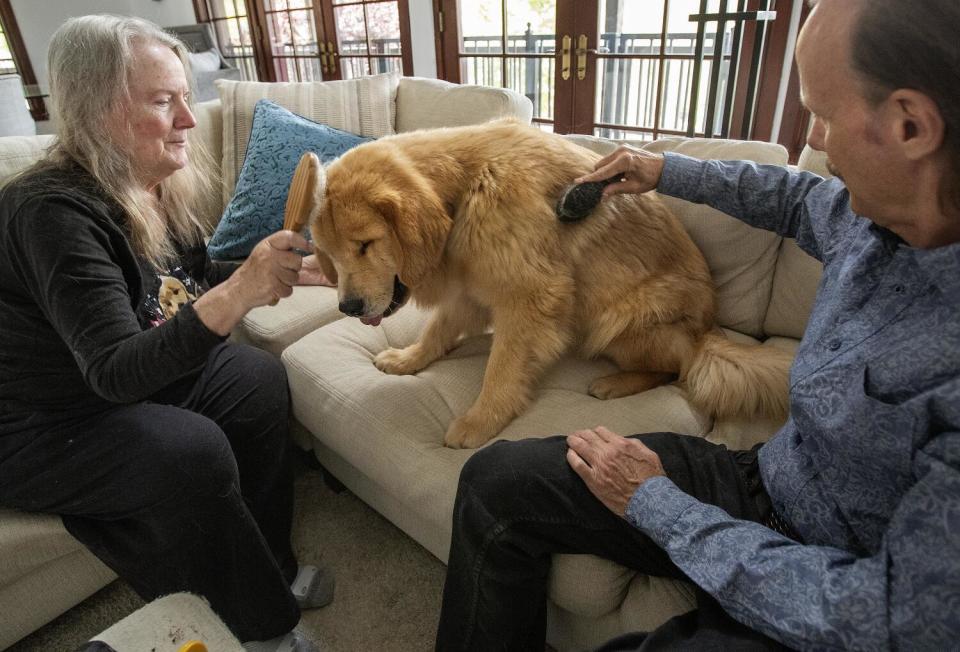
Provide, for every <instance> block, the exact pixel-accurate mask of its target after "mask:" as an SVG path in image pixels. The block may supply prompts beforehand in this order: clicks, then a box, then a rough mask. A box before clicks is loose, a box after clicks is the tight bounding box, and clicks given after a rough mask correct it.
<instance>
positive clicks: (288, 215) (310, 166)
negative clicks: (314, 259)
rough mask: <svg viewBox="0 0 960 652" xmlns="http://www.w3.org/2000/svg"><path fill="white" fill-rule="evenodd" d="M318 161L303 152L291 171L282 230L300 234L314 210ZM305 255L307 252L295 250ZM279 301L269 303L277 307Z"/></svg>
mask: <svg viewBox="0 0 960 652" xmlns="http://www.w3.org/2000/svg"><path fill="white" fill-rule="evenodd" d="M320 171H321V169H320V159H319V158H317V155H316V154H314V153H313V152H304V153H303V156H301V157H300V162H299V163H297V169H296V170H294V171H293V180H292V181H291V182H290V190H288V191H287V203H286V205H285V206H284V207H283V228H284V229H286V230H287V231H293V232H294V233H302V232H303V230H304V229H305V228H306V226H307V220H308V219H310V213H311V212H312V211H313V208H314V193H316V191H317V185H318V184H319V182H320ZM295 251H297V253H299V254H302V255H307V253H308V252H305V251H300V250H299V249H297V250H295ZM278 302H279V299H276V300H274V301H271V302H270V305H271V306H275V305H277V303H278Z"/></svg>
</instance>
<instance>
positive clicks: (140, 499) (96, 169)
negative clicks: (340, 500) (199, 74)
mask: <svg viewBox="0 0 960 652" xmlns="http://www.w3.org/2000/svg"><path fill="white" fill-rule="evenodd" d="M49 64H50V65H49V70H50V86H51V98H52V100H53V105H54V111H55V115H56V116H57V118H58V126H57V137H56V139H55V141H54V144H53V145H52V146H51V148H50V149H49V151H48V152H47V154H46V156H45V157H44V158H43V159H42V160H41V161H40V162H38V163H37V164H36V165H34V166H33V167H32V168H31V169H29V170H27V171H26V172H25V173H23V174H21V175H19V176H18V177H17V178H16V179H14V180H13V181H11V182H10V183H9V184H7V185H6V186H5V187H4V188H3V190H2V191H0V332H2V333H3V337H2V343H0V505H3V506H6V507H12V508H16V509H22V510H27V511H35V512H46V513H54V514H59V515H61V516H62V518H63V523H64V525H65V526H66V528H67V530H68V531H69V532H70V533H71V534H72V535H73V536H75V537H76V538H77V539H78V540H79V541H81V542H82V543H83V544H84V545H86V546H87V547H88V548H89V549H90V550H91V551H92V552H93V553H94V554H95V555H96V556H97V557H99V558H100V559H101V560H102V561H103V562H104V563H106V564H107V565H108V566H109V567H110V568H112V569H113V570H114V571H116V573H117V574H118V575H119V576H120V577H121V578H123V579H124V580H125V581H126V582H128V583H129V584H130V585H131V586H132V587H133V588H134V589H135V590H136V591H137V593H139V594H140V596H141V597H143V598H144V599H145V600H151V599H153V598H155V597H157V596H160V595H163V594H167V593H172V592H176V591H191V592H193V593H198V594H200V595H203V596H204V597H206V598H207V599H208V600H209V601H210V604H211V606H212V608H213V609H214V610H215V611H216V612H217V613H218V614H219V615H220V616H221V617H222V618H223V620H224V621H225V622H226V624H227V625H228V626H229V627H230V628H231V630H232V631H233V632H234V633H235V634H236V636H237V637H238V638H239V639H240V640H241V641H245V642H247V643H246V645H247V647H248V649H256V650H276V649H284V650H312V649H314V647H313V644H312V643H310V642H309V641H308V640H306V639H305V638H304V637H303V636H302V635H301V634H300V633H299V632H296V631H295V630H294V627H295V625H296V624H297V621H298V620H299V616H300V608H309V607H317V606H322V605H324V604H327V603H328V602H330V600H332V598H333V577H332V575H331V573H330V572H329V571H328V570H326V569H322V568H321V569H318V568H317V567H314V566H298V564H297V560H296V559H295V558H294V554H293V550H292V549H291V546H290V531H291V521H292V513H293V481H292V473H291V468H290V457H289V456H290V452H289V439H288V432H287V417H288V409H289V407H288V404H289V396H288V390H287V379H286V376H285V373H284V369H283V366H282V365H281V364H280V363H279V361H278V360H277V359H276V358H274V357H273V356H271V355H270V354H267V353H264V352H262V351H259V350H257V349H254V348H251V347H246V346H243V345H238V344H232V343H227V342H225V341H224V340H225V338H226V336H227V335H228V334H229V333H230V331H231V329H232V328H233V327H234V326H236V325H237V324H238V323H239V322H240V320H241V319H242V318H243V316H244V314H246V312H247V311H249V310H250V309H251V308H254V307H256V306H262V305H267V304H270V303H272V302H274V301H276V300H278V299H280V298H282V297H286V296H288V295H289V294H290V293H291V292H292V286H293V285H296V284H302V283H323V282H325V279H324V278H323V276H322V274H320V273H319V272H318V271H316V269H315V268H313V267H311V266H309V262H310V261H307V262H306V263H304V262H302V261H301V258H300V256H299V255H298V254H297V253H296V252H295V251H293V250H294V249H295V248H304V247H306V246H307V243H306V241H305V240H304V239H303V238H302V237H301V236H300V235H298V234H294V233H292V232H290V231H280V232H277V233H274V234H272V235H271V236H269V237H267V238H266V239H265V240H264V241H262V242H261V243H260V244H259V245H257V246H256V247H255V248H254V250H253V252H252V254H251V255H250V257H249V258H248V259H247V260H246V261H245V262H244V263H243V264H227V263H212V262H211V261H210V259H209V258H208V257H207V256H206V253H205V249H204V245H203V233H204V229H203V215H204V214H205V212H206V211H207V210H208V208H207V207H205V205H204V202H206V201H209V199H210V198H211V197H212V196H214V194H215V192H214V189H213V188H212V187H211V184H210V181H209V180H210V175H209V174H208V171H207V170H208V168H207V165H208V161H209V156H208V155H207V154H206V153H205V152H204V151H203V148H202V145H201V144H200V143H199V142H196V141H193V140H191V139H190V138H189V133H190V130H191V129H192V128H193V127H194V126H195V125H196V120H195V118H194V115H193V112H192V110H191V100H190V93H189V83H188V70H189V66H188V60H187V56H186V51H185V49H184V46H183V45H182V43H181V42H180V41H178V40H177V39H176V38H174V37H173V36H171V35H169V34H167V33H166V32H164V31H163V30H161V29H160V28H158V27H157V26H156V25H153V24H152V23H149V22H147V21H144V20H140V19H136V18H126V17H117V16H106V15H100V16H86V17H82V18H76V19H71V20H70V21H68V22H67V23H65V24H64V25H63V26H62V27H61V28H60V29H59V30H58V31H57V33H56V34H55V35H54V37H53V40H52V42H51V44H50V52H49ZM292 585H294V586H296V587H297V592H296V595H295V594H294V592H293V591H292V590H291V586H292Z"/></svg>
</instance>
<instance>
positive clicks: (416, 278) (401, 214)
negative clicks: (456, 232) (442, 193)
mask: <svg viewBox="0 0 960 652" xmlns="http://www.w3.org/2000/svg"><path fill="white" fill-rule="evenodd" d="M418 185H419V186H420V187H416V185H413V187H411V188H410V191H409V192H404V193H402V194H401V193H399V192H397V191H395V190H393V189H385V188H382V189H380V191H379V192H377V193H376V194H375V195H374V196H373V197H372V198H371V200H372V202H373V205H374V206H375V207H376V209H377V210H378V211H379V212H380V213H381V214H382V215H383V216H384V218H385V219H386V220H387V222H388V223H389V224H390V225H391V226H392V227H393V231H394V233H395V234H396V236H397V240H398V241H399V242H400V249H401V256H402V261H401V265H400V273H399V274H398V276H399V277H400V280H401V281H402V282H403V283H404V285H406V286H407V287H416V286H417V285H419V284H420V282H421V281H422V280H423V278H424V277H425V276H426V275H427V273H428V272H430V271H431V270H432V269H434V268H436V267H437V265H439V264H440V258H441V256H443V248H444V247H445V246H446V244H447V236H448V235H450V229H451V227H452V226H453V220H451V219H450V216H449V215H447V212H446V211H445V210H444V208H443V203H442V202H441V201H440V197H438V196H437V194H436V193H435V192H434V191H433V189H432V188H430V187H429V186H428V185H427V184H426V183H422V184H418Z"/></svg>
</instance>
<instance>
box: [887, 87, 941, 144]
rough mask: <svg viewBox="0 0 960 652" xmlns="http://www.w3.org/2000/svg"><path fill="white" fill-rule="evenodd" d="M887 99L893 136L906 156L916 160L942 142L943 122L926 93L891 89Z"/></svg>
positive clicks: (906, 89)
mask: <svg viewBox="0 0 960 652" xmlns="http://www.w3.org/2000/svg"><path fill="white" fill-rule="evenodd" d="M887 102H888V103H889V106H890V107H891V110H892V111H893V118H894V120H895V121H896V122H895V132H894V136H895V138H896V139H897V143H898V144H899V146H900V148H901V150H902V151H903V155H904V156H905V157H906V158H907V159H909V160H912V161H918V160H920V159H922V158H925V157H927V156H930V155H931V154H933V153H935V152H936V151H937V150H939V149H940V148H941V147H942V146H943V141H944V139H945V138H946V133H947V128H946V124H945V123H944V121H943V115H942V114H941V113H940V107H938V106H937V103H936V102H934V101H933V99H931V98H930V96H929V95H926V94H924V93H921V92H920V91H916V90H913V89H908V88H902V89H898V90H896V91H894V92H893V93H891V94H890V97H889V98H888V99H887Z"/></svg>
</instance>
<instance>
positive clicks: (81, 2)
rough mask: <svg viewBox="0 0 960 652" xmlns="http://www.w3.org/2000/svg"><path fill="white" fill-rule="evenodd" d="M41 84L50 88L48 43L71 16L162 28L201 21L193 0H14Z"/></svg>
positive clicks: (14, 6)
mask: <svg viewBox="0 0 960 652" xmlns="http://www.w3.org/2000/svg"><path fill="white" fill-rule="evenodd" d="M11 5H12V6H13V14H14V16H16V19H17V26H19V27H20V34H21V35H22V36H23V41H24V43H25V44H26V46H27V54H28V56H29V57H30V64H31V65H32V66H33V72H34V73H35V74H36V76H37V83H39V84H40V87H41V88H42V89H44V90H47V88H48V87H47V45H49V43H50V37H52V36H53V33H54V32H55V31H57V28H58V27H60V25H62V24H63V22H64V21H65V20H67V19H68V18H72V17H73V16H84V15H86V14H121V15H125V16H139V17H141V18H146V19H147V20H152V21H153V22H155V23H157V24H158V25H160V26H161V27H170V26H173V25H192V24H193V23H195V22H197V19H196V16H194V14H193V2H191V0H11Z"/></svg>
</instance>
